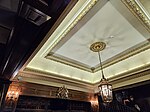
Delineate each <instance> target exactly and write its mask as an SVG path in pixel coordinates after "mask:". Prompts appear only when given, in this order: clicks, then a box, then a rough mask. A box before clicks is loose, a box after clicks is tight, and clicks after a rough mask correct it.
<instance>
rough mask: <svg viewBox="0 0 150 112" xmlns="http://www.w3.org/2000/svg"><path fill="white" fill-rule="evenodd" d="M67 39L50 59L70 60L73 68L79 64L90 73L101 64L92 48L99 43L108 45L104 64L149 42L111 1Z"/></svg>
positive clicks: (104, 55) (54, 50)
mask: <svg viewBox="0 0 150 112" xmlns="http://www.w3.org/2000/svg"><path fill="white" fill-rule="evenodd" d="M85 17H86V16H85ZM77 26H78V24H77ZM64 39H65V40H66V41H65V42H64V44H59V43H58V44H57V45H56V46H55V48H54V49H52V50H51V51H50V52H49V54H48V55H47V58H49V59H52V60H55V61H59V62H62V63H63V62H64V61H65V62H66V61H68V64H70V65H72V66H75V64H77V65H76V66H77V67H79V66H80V68H81V66H82V67H84V68H85V69H88V68H89V70H91V69H92V68H95V67H96V66H97V65H98V64H99V61H98V55H97V54H96V53H93V52H92V51H90V49H89V48H90V45H91V44H92V43H94V42H97V41H102V42H105V43H106V49H104V51H102V61H106V60H108V59H110V58H112V57H114V56H116V55H118V54H121V53H122V52H123V51H126V50H128V49H129V48H131V47H134V46H135V45H137V44H140V43H142V42H143V41H146V38H144V36H143V35H142V34H140V33H139V32H138V31H137V30H136V29H135V28H134V27H133V26H132V25H131V24H130V23H129V22H128V21H127V20H126V19H125V18H124V17H123V16H122V15H121V14H120V13H119V12H118V11H117V10H116V9H115V8H114V7H113V5H112V4H111V3H110V2H107V3H106V4H105V5H104V6H103V7H102V8H101V10H99V11H98V12H97V13H96V14H95V15H94V16H93V17H92V18H91V19H90V20H89V21H88V22H87V23H86V24H85V25H83V26H82V27H81V28H80V29H79V30H78V31H77V32H76V33H75V34H74V35H73V36H72V37H70V38H67V39H66V38H64ZM61 41H63V39H62V40H61ZM113 59H114V58H113ZM61 60H62V61H61ZM64 64H66V63H64Z"/></svg>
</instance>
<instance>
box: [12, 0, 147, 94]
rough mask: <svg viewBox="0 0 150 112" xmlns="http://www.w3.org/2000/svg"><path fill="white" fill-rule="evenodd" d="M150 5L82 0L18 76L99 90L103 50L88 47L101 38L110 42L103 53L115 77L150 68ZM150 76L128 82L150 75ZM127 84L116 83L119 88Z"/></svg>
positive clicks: (111, 76) (135, 0)
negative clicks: (97, 51)
mask: <svg viewBox="0 0 150 112" xmlns="http://www.w3.org/2000/svg"><path fill="white" fill-rule="evenodd" d="M148 4H149V5H148ZM149 6H150V2H149V1H148V0H79V1H78V2H77V3H76V5H75V6H74V7H73V8H72V10H71V11H70V12H69V14H68V15H67V16H66V17H65V19H64V20H63V21H62V22H61V24H60V25H59V26H58V27H57V28H56V26H57V25H56V24H57V22H56V24H55V25H54V26H53V28H52V29H51V30H50V31H49V32H48V34H47V35H46V37H45V39H44V40H43V42H41V44H40V45H39V47H38V48H37V49H36V51H35V52H34V53H33V55H32V56H31V57H30V59H29V60H28V61H27V62H26V64H25V65H24V67H23V68H22V69H21V70H20V72H19V73H18V75H17V76H14V77H15V78H14V80H15V79H19V80H22V81H28V82H32V83H39V84H46V85H53V86H60V85H63V84H65V85H67V86H68V88H71V89H75V90H81V91H90V92H92V91H96V89H95V88H96V86H97V84H98V82H99V81H100V79H101V74H100V70H99V61H98V54H96V53H94V52H92V51H90V49H89V48H90V45H91V44H92V43H94V42H97V41H101V42H105V43H106V49H104V50H103V51H102V52H101V54H102V63H103V67H104V74H105V76H106V77H107V78H108V79H110V81H113V80H116V79H119V78H123V77H128V76H130V75H131V74H133V73H135V71H136V72H137V71H139V70H140V71H141V70H147V69H149V65H150V58H149V56H150V42H149V41H150V7H149ZM66 10H67V9H66ZM60 19H61V18H60ZM58 21H59V20H58ZM54 29H55V30H54ZM144 77H145V76H144ZM146 77H149V76H146ZM146 77H145V78H144V79H143V78H142V79H137V80H136V81H134V80H133V81H131V82H129V84H133V83H137V82H140V81H145V80H149V79H148V78H146ZM140 78H141V77H140ZM12 79H13V78H12ZM134 79H135V77H134ZM126 83H127V82H126ZM126 83H122V84H121V85H120V86H118V84H119V83H115V84H114V85H115V87H114V88H117V87H121V86H125V85H127V84H126Z"/></svg>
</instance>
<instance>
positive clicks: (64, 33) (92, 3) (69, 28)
mask: <svg viewBox="0 0 150 112" xmlns="http://www.w3.org/2000/svg"><path fill="white" fill-rule="evenodd" d="M98 1H100V0H91V1H90V2H89V3H88V5H87V6H85V8H84V9H83V10H82V11H81V12H80V13H79V15H78V16H77V17H76V18H75V19H74V20H73V22H72V23H71V24H69V25H68V27H67V28H66V30H64V31H63V32H62V33H61V34H60V35H59V37H58V39H57V40H56V41H55V42H54V43H53V44H52V46H51V47H50V48H49V52H50V51H51V50H52V49H53V48H54V47H55V45H56V44H57V43H58V42H59V41H61V40H62V38H64V37H65V36H66V35H67V34H68V33H69V32H70V31H71V30H72V29H73V28H74V27H75V26H76V24H77V23H78V22H79V21H80V20H81V19H82V18H83V17H84V16H85V15H86V14H87V13H88V12H89V11H90V10H91V9H92V8H93V6H95V5H96V3H97V2H98Z"/></svg>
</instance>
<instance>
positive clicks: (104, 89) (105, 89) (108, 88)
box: [90, 42, 113, 103]
mask: <svg viewBox="0 0 150 112" xmlns="http://www.w3.org/2000/svg"><path fill="white" fill-rule="evenodd" d="M105 47H106V44H105V43H104V42H95V43H93V44H92V45H91V46H90V50H91V51H93V52H97V53H98V57H99V62H100V70H101V74H102V79H101V81H100V85H99V86H98V88H99V92H100V95H101V97H102V100H103V102H105V103H106V102H107V103H109V102H112V100H113V94H112V85H111V84H109V83H108V80H107V79H106V78H105V76H104V71H103V66H102V61H101V54H100V51H102V50H104V49H105Z"/></svg>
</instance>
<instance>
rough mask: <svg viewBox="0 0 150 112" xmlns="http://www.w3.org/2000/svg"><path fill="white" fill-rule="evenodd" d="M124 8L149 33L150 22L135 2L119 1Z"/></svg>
mask: <svg viewBox="0 0 150 112" xmlns="http://www.w3.org/2000/svg"><path fill="white" fill-rule="evenodd" d="M121 1H122V2H123V3H124V4H125V6H126V7H127V8H128V9H129V10H130V11H131V12H132V13H133V14H134V15H135V16H136V17H137V18H138V19H139V20H140V22H141V23H142V24H143V25H144V26H145V28H146V29H147V31H149V32H150V20H149V18H148V17H147V15H146V14H145V13H144V12H143V10H142V9H141V8H140V6H139V5H138V4H137V2H136V0H121Z"/></svg>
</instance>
